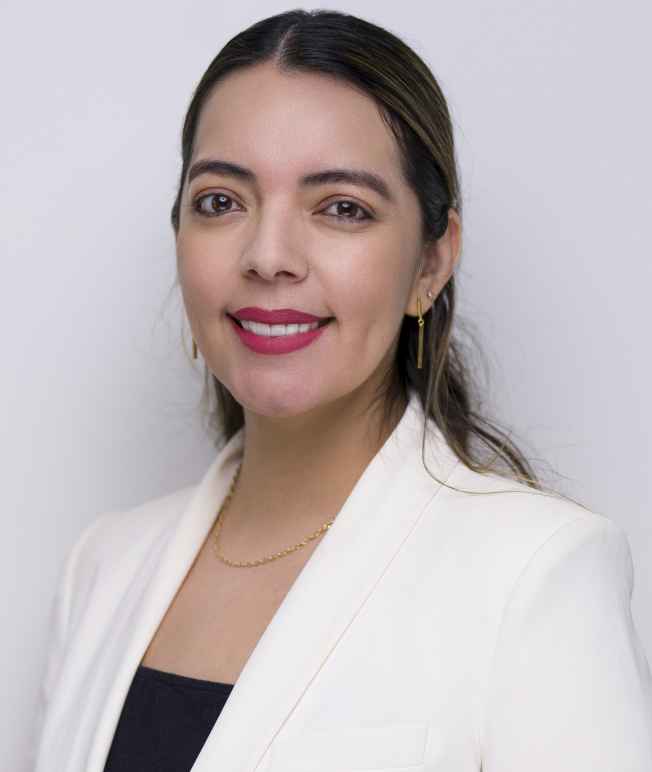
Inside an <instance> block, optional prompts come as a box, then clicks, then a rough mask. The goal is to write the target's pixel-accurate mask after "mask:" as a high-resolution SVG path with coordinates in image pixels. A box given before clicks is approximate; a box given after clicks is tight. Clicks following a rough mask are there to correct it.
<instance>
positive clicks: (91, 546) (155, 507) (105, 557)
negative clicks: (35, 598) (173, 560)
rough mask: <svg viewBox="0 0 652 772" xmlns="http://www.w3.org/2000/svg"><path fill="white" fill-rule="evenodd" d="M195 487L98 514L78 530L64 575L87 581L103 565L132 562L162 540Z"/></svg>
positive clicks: (186, 504) (185, 506)
mask: <svg viewBox="0 0 652 772" xmlns="http://www.w3.org/2000/svg"><path fill="white" fill-rule="evenodd" d="M196 490H197V486H196V485H191V486H187V487H184V488H179V489H177V490H175V491H172V492H171V493H167V494H165V495H162V496H157V497H155V498H152V499H148V500H147V501H145V502H143V503H141V504H138V505H137V506H135V507H130V508H128V509H124V510H111V511H105V512H101V513H100V514H98V515H95V517H93V518H92V520H91V521H90V522H89V523H88V524H87V525H86V526H85V527H84V528H83V529H82V531H81V532H80V533H79V534H78V536H77V537H76V539H75V542H74V543H73V545H72V547H71V548H70V550H69V552H68V555H67V558H66V569H65V570H66V573H69V574H71V575H73V574H74V577H75V580H76V583H77V582H79V581H82V580H83V579H84V577H86V578H90V575H91V574H96V573H97V571H98V570H99V569H101V568H102V567H103V566H113V565H115V564H116V561H122V560H124V559H126V558H128V557H129V556H132V557H134V558H135V559H136V560H138V559H139V557H141V556H143V555H144V554H146V553H147V552H149V551H150V550H151V549H152V547H153V546H154V545H155V544H156V543H158V542H160V541H161V540H162V539H165V538H166V537H167V535H168V534H169V533H170V532H171V530H172V529H173V528H174V527H175V526H176V524H177V522H178V521H179V519H180V518H181V516H182V515H183V513H184V512H185V510H186V509H187V507H188V505H189V503H190V501H191V499H192V496H193V494H194V493H195V491H196Z"/></svg>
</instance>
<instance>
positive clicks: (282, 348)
mask: <svg viewBox="0 0 652 772" xmlns="http://www.w3.org/2000/svg"><path fill="white" fill-rule="evenodd" d="M229 321H230V322H231V324H232V325H233V328H234V329H235V331H236V332H237V333H238V335H239V336H240V340H241V341H242V342H243V343H244V344H245V346H247V347H248V348H250V349H251V350H252V351H255V352H256V353H257V354H287V353H289V352H290V351H296V350H297V349H300V348H305V347H306V346H309V345H310V344H311V343H313V342H314V341H315V340H317V338H318V337H319V336H320V335H321V334H322V332H324V330H325V329H326V328H327V327H328V325H329V324H330V323H331V322H332V321H333V320H332V319H331V320H330V321H329V322H328V323H327V324H324V325H322V326H321V327H317V328H316V329H315V330H308V332H297V333H295V334H294V335H256V333H255V332H251V331H250V330H245V328H244V327H240V325H239V324H238V323H237V322H236V321H235V320H234V319H233V318H232V317H231V316H229Z"/></svg>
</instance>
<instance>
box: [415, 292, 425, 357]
mask: <svg viewBox="0 0 652 772" xmlns="http://www.w3.org/2000/svg"><path fill="white" fill-rule="evenodd" d="M417 314H418V315H419V319H418V321H417V324H418V325H419V342H418V344H417V370H421V368H422V367H423V328H424V326H425V322H424V321H423V317H422V316H421V298H420V297H419V296H418V295H417Z"/></svg>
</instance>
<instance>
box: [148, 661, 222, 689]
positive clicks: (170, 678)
mask: <svg viewBox="0 0 652 772" xmlns="http://www.w3.org/2000/svg"><path fill="white" fill-rule="evenodd" d="M138 672H139V673H141V674H142V675H150V676H153V677H155V678H157V679H158V680H159V681H164V682H165V683H172V684H176V685H180V686H191V687H194V688H196V689H213V690H218V691H230V690H231V689H233V687H234V685H235V684H226V683H223V682H222V681H206V680H204V679H203V678H193V677H192V676H186V675H181V674H180V673H169V672H168V671H166V670H158V669H157V668H155V667H149V665H139V666H138Z"/></svg>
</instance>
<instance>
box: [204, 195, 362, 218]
mask: <svg viewBox="0 0 652 772" xmlns="http://www.w3.org/2000/svg"><path fill="white" fill-rule="evenodd" d="M211 196H224V197H225V198H228V199H230V200H231V201H233V200H235V199H234V198H233V197H232V196H229V195H227V194H226V193H204V194H203V195H201V196H197V198H196V199H195V200H194V201H193V202H192V203H191V205H190V208H191V209H192V210H193V211H194V212H196V213H197V214H198V215H199V216H200V217H222V216H223V215H225V214H229V212H228V211H227V212H221V213H219V214H217V213H213V214H208V213H207V212H204V211H203V210H202V209H201V202H202V200H203V199H205V198H210V197H211ZM340 203H346V204H352V205H353V206H354V207H355V208H356V209H359V210H360V211H361V212H362V214H363V217H360V218H354V217H347V216H346V215H343V214H331V215H327V216H328V217H335V219H337V220H340V221H342V220H343V221H345V222H352V223H359V222H365V221H367V220H373V219H374V218H373V216H372V215H371V213H370V212H369V211H368V210H366V209H365V208H364V207H363V206H361V205H360V204H358V203H357V201H350V200H349V199H346V198H338V199H337V200H336V201H331V203H330V204H329V205H328V206H327V207H326V209H329V208H330V207H331V206H333V205H334V204H340Z"/></svg>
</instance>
